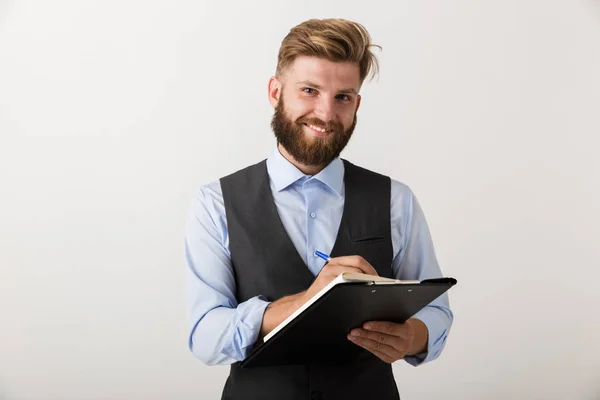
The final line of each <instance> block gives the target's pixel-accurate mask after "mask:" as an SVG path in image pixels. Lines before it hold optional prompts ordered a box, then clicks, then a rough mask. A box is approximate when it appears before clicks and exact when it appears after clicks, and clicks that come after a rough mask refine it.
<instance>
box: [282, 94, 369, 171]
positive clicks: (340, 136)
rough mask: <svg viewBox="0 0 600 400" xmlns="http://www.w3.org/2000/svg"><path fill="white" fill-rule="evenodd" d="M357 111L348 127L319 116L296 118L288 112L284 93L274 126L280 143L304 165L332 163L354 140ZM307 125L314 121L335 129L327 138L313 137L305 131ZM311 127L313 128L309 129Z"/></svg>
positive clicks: (314, 123) (319, 125) (329, 128)
mask: <svg viewBox="0 0 600 400" xmlns="http://www.w3.org/2000/svg"><path fill="white" fill-rule="evenodd" d="M356 119H357V118H356V113H354V120H353V121H352V124H351V125H350V127H349V128H348V129H344V126H343V125H342V123H341V122H333V121H330V122H324V121H321V120H320V119H318V118H304V117H301V118H298V119H297V120H296V121H292V120H291V119H290V118H289V117H288V116H287V113H286V110H285V105H284V104H283V96H281V97H280V98H279V103H277V107H275V113H274V114H273V119H272V120H271V128H273V133H275V137H276V138H277V142H278V143H280V144H281V145H282V146H283V147H284V148H285V149H286V150H287V152H288V153H289V154H290V155H291V156H292V157H294V159H295V160H296V161H297V162H299V163H301V164H304V165H311V166H321V165H329V163H330V162H331V161H333V160H334V159H335V158H336V157H338V156H339V155H340V153H341V152H342V150H343V149H344V148H345V147H346V145H347V144H348V141H350V137H352V132H353V131H354V128H355V127H356ZM304 124H310V125H313V126H317V127H319V128H324V129H325V130H328V131H329V130H333V132H331V133H329V135H327V136H325V137H319V136H312V135H310V136H309V135H308V134H307V133H306V132H304ZM307 129H310V128H307Z"/></svg>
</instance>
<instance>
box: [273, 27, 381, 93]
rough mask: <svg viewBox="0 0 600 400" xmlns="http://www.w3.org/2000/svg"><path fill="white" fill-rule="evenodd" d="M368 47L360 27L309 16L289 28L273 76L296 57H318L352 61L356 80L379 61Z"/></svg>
mask: <svg viewBox="0 0 600 400" xmlns="http://www.w3.org/2000/svg"><path fill="white" fill-rule="evenodd" d="M371 47H378V48H379V49H380V50H381V46H379V45H376V44H372V43H371V36H370V35H369V32H368V31H367V30H366V29H365V27H364V26H362V25H361V24H359V23H357V22H353V21H348V20H345V19H340V18H329V19H309V20H308V21H304V22H302V23H301V24H299V25H297V26H295V27H293V28H292V29H291V30H290V32H289V33H288V34H287V36H286V37H285V38H284V39H283V42H281V47H280V48H279V55H278V57H277V71H276V75H277V76H278V77H280V76H281V73H282V72H283V70H285V68H287V67H288V66H289V65H291V64H292V63H293V62H294V60H295V59H296V57H298V56H314V57H321V58H324V59H326V60H329V61H332V62H355V63H357V64H358V66H359V71H360V83H361V84H362V83H363V81H364V80H365V78H366V77H367V75H368V74H369V73H371V75H372V76H371V78H373V77H374V76H375V75H376V74H377V73H378V72H379V62H378V60H377V58H376V57H375V54H373V52H372V51H371Z"/></svg>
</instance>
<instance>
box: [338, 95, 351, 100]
mask: <svg viewBox="0 0 600 400" xmlns="http://www.w3.org/2000/svg"><path fill="white" fill-rule="evenodd" d="M337 98H338V99H339V100H342V101H350V96H348V95H345V94H340V95H338V96H337Z"/></svg>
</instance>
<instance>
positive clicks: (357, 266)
mask: <svg viewBox="0 0 600 400" xmlns="http://www.w3.org/2000/svg"><path fill="white" fill-rule="evenodd" d="M344 272H358V273H362V274H369V275H377V271H376V270H375V268H373V266H372V265H371V264H369V263H368V262H367V260H365V259H364V258H362V257H361V256H344V257H335V258H332V259H331V260H330V261H329V262H328V263H327V264H325V266H324V267H323V268H322V269H321V271H320V272H319V275H317V278H316V279H315V280H314V282H313V283H312V285H310V287H309V288H308V289H307V290H306V291H304V292H301V293H297V294H294V295H291V296H286V297H283V298H281V299H279V300H277V301H275V302H273V303H271V304H269V306H268V307H267V309H266V311H265V313H264V315H263V321H262V326H261V329H260V335H261V337H264V336H265V335H267V334H268V333H269V332H271V331H272V330H273V329H275V327H276V326H277V325H279V324H280V323H281V322H283V321H284V320H285V319H286V318H287V317H289V316H290V315H291V314H293V313H294V312H295V311H296V310H297V309H298V308H300V307H302V305H304V303H306V302H307V301H308V300H310V298H311V297H313V296H314V295H315V294H317V293H318V292H319V291H320V290H321V289H323V288H324V287H325V286H327V285H328V284H329V283H330V282H331V281H332V280H334V279H335V278H337V277H338V275H339V274H341V273H344Z"/></svg>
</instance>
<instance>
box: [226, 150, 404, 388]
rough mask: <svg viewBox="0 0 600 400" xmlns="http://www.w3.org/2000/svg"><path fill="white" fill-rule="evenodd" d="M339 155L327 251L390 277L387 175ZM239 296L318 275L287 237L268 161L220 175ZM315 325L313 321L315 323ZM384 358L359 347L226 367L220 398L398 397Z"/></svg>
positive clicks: (275, 290) (295, 287) (294, 285)
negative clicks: (338, 191)
mask: <svg viewBox="0 0 600 400" xmlns="http://www.w3.org/2000/svg"><path fill="white" fill-rule="evenodd" d="M343 161H344V168H345V173H344V183H345V201H344V211H343V214H342V220H341V224H340V227H339V231H338V234H337V238H336V242H335V244H334V246H333V250H332V251H331V256H332V257H338V256H343V255H360V256H362V257H363V258H365V259H366V260H367V261H368V262H369V263H370V264H371V265H373V267H375V269H376V270H377V272H378V274H379V275H380V276H385V277H392V268H391V265H392V257H393V254H392V240H391V227H390V190H391V182H390V178H388V177H386V176H383V175H380V174H377V173H375V172H371V171H368V170H366V169H363V168H360V167H358V166H355V165H353V164H351V163H350V162H348V161H346V160H343ZM221 188H222V191H223V199H224V203H225V212H226V216H227V226H228V231H229V248H230V252H231V259H232V263H233V269H234V273H235V280H236V285H237V287H236V297H237V300H238V302H240V303H241V302H244V301H246V300H248V299H250V298H252V297H254V296H258V295H263V296H265V297H266V298H267V299H268V300H269V301H275V300H277V299H279V298H281V297H284V296H287V295H291V294H295V293H299V292H302V291H304V290H306V289H307V288H308V287H309V286H310V285H311V283H312V282H313V281H314V279H315V277H314V276H313V274H312V273H311V272H310V270H309V269H308V267H307V266H306V264H304V261H303V260H302V258H301V257H300V255H299V254H298V252H297V250H296V248H295V247H294V244H293V243H292V241H291V239H290V237H289V236H288V234H287V232H286V230H285V228H284V226H283V224H282V222H281V219H280V218H279V214H278V212H277V207H276V205H275V202H274V200H273V194H272V192H271V188H270V185H269V176H268V173H267V166H266V161H264V160H263V161H262V162H260V163H258V164H255V165H252V166H250V167H248V168H245V169H243V170H240V171H238V172H235V173H234V174H231V175H229V176H226V177H224V178H222V179H221ZM315 329H318V327H315ZM398 398H399V396H398V390H397V388H396V383H395V381H394V376H393V374H392V368H391V366H390V365H389V364H386V363H385V362H383V361H381V360H380V359H379V358H377V357H375V356H374V355H372V354H370V353H368V352H367V351H364V352H363V354H362V356H361V357H360V358H359V360H358V361H356V362H354V363H350V364H343V365H315V364H308V365H291V366H278V367H265V368H241V367H240V366H239V365H238V363H236V364H233V365H232V366H231V371H230V375H229V378H228V379H227V382H226V384H225V388H224V391H223V397H222V399H224V400H225V399H226V400H237V399H243V400H254V399H256V400H269V399H273V400H296V399H297V400H316V399H322V400H333V399H344V400H352V399H357V400H358V399H361V400H363V399H379V400H388V399H390V400H391V399H398Z"/></svg>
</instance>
